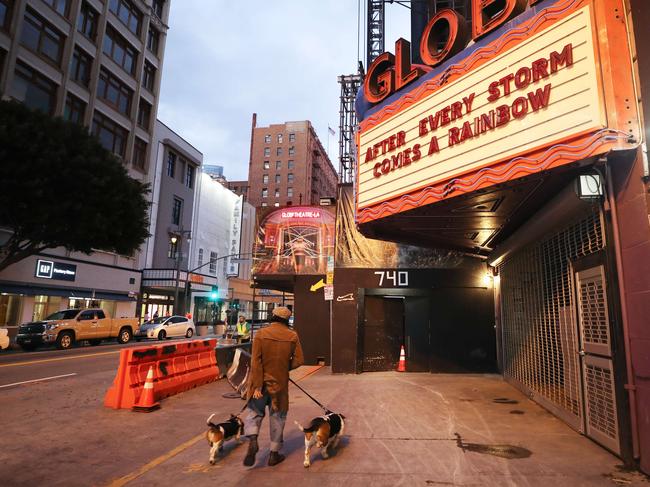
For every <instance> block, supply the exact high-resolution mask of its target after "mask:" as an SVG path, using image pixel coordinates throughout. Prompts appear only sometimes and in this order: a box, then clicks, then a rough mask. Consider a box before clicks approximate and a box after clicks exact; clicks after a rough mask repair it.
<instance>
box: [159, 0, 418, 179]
mask: <svg viewBox="0 0 650 487" xmlns="http://www.w3.org/2000/svg"><path fill="white" fill-rule="evenodd" d="M360 3H361V8H362V9H363V6H364V5H365V4H366V3H367V2H366V0H361V2H360ZM358 6H359V0H250V1H242V0H230V1H225V0H171V12H170V17H169V31H168V33H167V34H168V35H167V43H166V47H165V57H164V63H163V74H162V82H161V85H162V86H161V94H160V101H159V107H158V118H159V119H160V120H161V121H162V122H164V123H165V124H166V125H168V126H169V127H170V128H171V129H172V130H174V131H175V132H177V133H178V134H179V135H181V136H182V137H183V138H184V139H186V140H187V141H188V142H189V143H190V144H192V145H193V146H194V147H196V148H197V149H198V150H199V151H201V152H202V153H203V163H204V164H210V165H220V166H223V167H224V175H225V176H226V178H227V179H228V180H231V181H235V180H240V179H247V178H248V159H249V152H250V134H251V118H252V115H253V113H254V112H255V113H257V126H258V127H259V126H268V125H270V124H273V123H283V122H286V121H295V120H310V121H311V122H312V125H313V126H314V127H315V129H316V132H317V133H318V136H319V138H320V140H321V142H322V144H323V146H324V147H325V148H326V149H328V151H329V154H330V159H331V160H332V163H333V164H334V167H336V168H338V124H339V95H340V87H339V84H338V82H337V77H338V76H339V75H341V74H353V73H356V70H357V57H358V55H357V52H358V42H357V39H358V36H357V32H358V28H357V18H358V15H357V13H358ZM362 16H363V13H362ZM363 20H364V21H363V23H362V25H361V32H362V34H361V37H362V39H363V36H364V34H363V28H364V24H365V18H364V19H363ZM398 37H404V38H405V39H409V37H410V32H409V11H408V9H406V8H405V7H402V6H400V5H398V4H387V5H386V36H385V39H386V49H387V50H390V51H394V47H393V46H394V42H395V40H396V39H397V38H398ZM360 51H361V58H362V59H363V58H365V54H364V53H365V47H364V45H363V43H362V44H361V46H360ZM364 64H365V63H364ZM328 126H329V127H331V128H332V129H333V130H335V131H336V135H335V136H332V135H329V133H328Z"/></svg>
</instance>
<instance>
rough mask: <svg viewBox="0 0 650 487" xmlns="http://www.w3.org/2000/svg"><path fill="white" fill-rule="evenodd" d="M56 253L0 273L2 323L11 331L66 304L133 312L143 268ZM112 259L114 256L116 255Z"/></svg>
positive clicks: (121, 314) (111, 312)
mask: <svg viewBox="0 0 650 487" xmlns="http://www.w3.org/2000/svg"><path fill="white" fill-rule="evenodd" d="M94 255H95V258H96V260H97V261H99V262H92V263H91V262H87V261H84V260H81V259H74V258H66V257H64V256H58V255H54V254H53V255H38V256H31V257H28V258H26V259H24V260H22V261H20V262H18V263H16V264H13V265H11V266H10V267H8V268H7V269H5V270H4V271H2V274H0V292H1V293H2V294H1V295H0V326H6V327H9V330H10V334H11V335H13V332H14V330H15V327H17V326H18V325H20V324H21V323H27V322H31V321H37V320H42V319H44V318H45V317H46V316H48V315H50V314H52V313H54V312H55V311H59V310H62V309H69V308H85V307H101V308H102V309H103V310H104V311H105V312H106V313H107V314H108V315H109V316H112V317H130V316H135V311H136V306H135V305H136V299H137V295H138V293H137V290H138V288H139V283H140V272H138V271H135V270H131V269H129V268H126V267H119V266H117V265H109V264H103V263H102V262H101V259H102V257H104V256H106V257H107V260H109V257H108V256H109V254H105V255H104V254H99V253H97V254H94ZM110 259H112V260H113V261H114V260H115V256H111V257H110Z"/></svg>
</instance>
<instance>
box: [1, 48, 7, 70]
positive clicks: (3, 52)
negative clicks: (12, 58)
mask: <svg viewBox="0 0 650 487" xmlns="http://www.w3.org/2000/svg"><path fill="white" fill-rule="evenodd" d="M5 57H7V51H3V50H2V49H0V73H2V68H4V65H5Z"/></svg>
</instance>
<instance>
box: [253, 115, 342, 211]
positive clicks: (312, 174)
mask: <svg viewBox="0 0 650 487" xmlns="http://www.w3.org/2000/svg"><path fill="white" fill-rule="evenodd" d="M256 120H257V117H256V115H254V116H253V126H252V134H251V154H250V165H249V170H248V190H247V193H248V196H247V201H248V202H249V203H250V204H251V205H253V206H254V207H256V208H257V207H265V206H291V205H312V204H318V202H319V200H320V198H324V197H327V198H332V197H334V196H336V195H335V193H336V184H337V180H338V177H337V175H336V170H335V169H334V166H333V165H332V163H331V162H330V160H329V157H328V156H327V153H326V152H325V149H323V145H322V144H321V142H320V140H319V139H318V136H317V135H316V131H315V130H314V127H313V126H312V125H311V123H310V122H309V121H301V122H286V123H283V124H273V125H270V126H268V127H257V126H256Z"/></svg>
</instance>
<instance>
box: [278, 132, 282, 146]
mask: <svg viewBox="0 0 650 487" xmlns="http://www.w3.org/2000/svg"><path fill="white" fill-rule="evenodd" d="M281 143H282V134H278V144H281Z"/></svg>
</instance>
